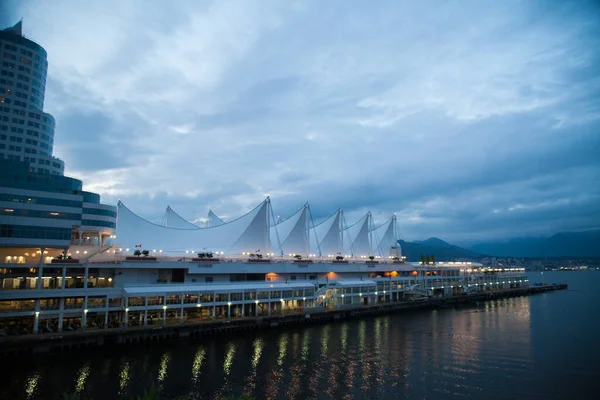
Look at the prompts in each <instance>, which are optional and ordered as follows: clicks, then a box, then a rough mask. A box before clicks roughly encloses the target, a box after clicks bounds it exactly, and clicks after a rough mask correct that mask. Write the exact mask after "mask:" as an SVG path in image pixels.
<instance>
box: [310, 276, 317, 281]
mask: <svg viewBox="0 0 600 400" xmlns="http://www.w3.org/2000/svg"><path fill="white" fill-rule="evenodd" d="M308 279H309V280H311V281H315V280H317V276H316V275H309V276H308Z"/></svg>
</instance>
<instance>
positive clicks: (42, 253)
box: [35, 248, 46, 290]
mask: <svg viewBox="0 0 600 400" xmlns="http://www.w3.org/2000/svg"><path fill="white" fill-rule="evenodd" d="M45 250H46V249H45V248H40V261H39V264H38V278H37V282H36V283H35V288H36V289H38V290H39V289H41V288H42V270H43V269H44V267H43V265H44V251H45Z"/></svg>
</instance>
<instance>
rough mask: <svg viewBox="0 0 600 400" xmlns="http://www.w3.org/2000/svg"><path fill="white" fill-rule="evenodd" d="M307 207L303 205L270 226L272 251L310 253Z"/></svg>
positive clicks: (278, 253) (276, 252) (305, 254)
mask: <svg viewBox="0 0 600 400" xmlns="http://www.w3.org/2000/svg"><path fill="white" fill-rule="evenodd" d="M308 231H309V208H308V203H307V204H305V205H303V206H302V208H300V209H299V210H298V211H296V212H295V213H294V214H293V215H292V216H291V217H289V218H288V219H286V220H282V221H281V222H279V221H278V223H277V224H275V225H273V226H272V227H271V245H272V249H273V252H274V253H275V254H277V255H280V254H283V255H285V254H300V255H303V256H308V254H310V240H309V239H310V238H309V234H308Z"/></svg>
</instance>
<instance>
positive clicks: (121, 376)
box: [119, 361, 129, 394]
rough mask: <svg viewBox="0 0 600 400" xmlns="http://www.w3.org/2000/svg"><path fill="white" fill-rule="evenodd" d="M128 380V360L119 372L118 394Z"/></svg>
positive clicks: (121, 391)
mask: <svg viewBox="0 0 600 400" xmlns="http://www.w3.org/2000/svg"><path fill="white" fill-rule="evenodd" d="M128 382H129V361H125V363H124V364H123V369H121V373H120V374H119V394H122V393H123V391H124V390H125V388H126V387H127V383H128Z"/></svg>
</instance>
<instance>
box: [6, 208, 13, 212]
mask: <svg viewBox="0 0 600 400" xmlns="http://www.w3.org/2000/svg"><path fill="white" fill-rule="evenodd" d="M4 212H15V210H13V209H12V208H5V209H4Z"/></svg>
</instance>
